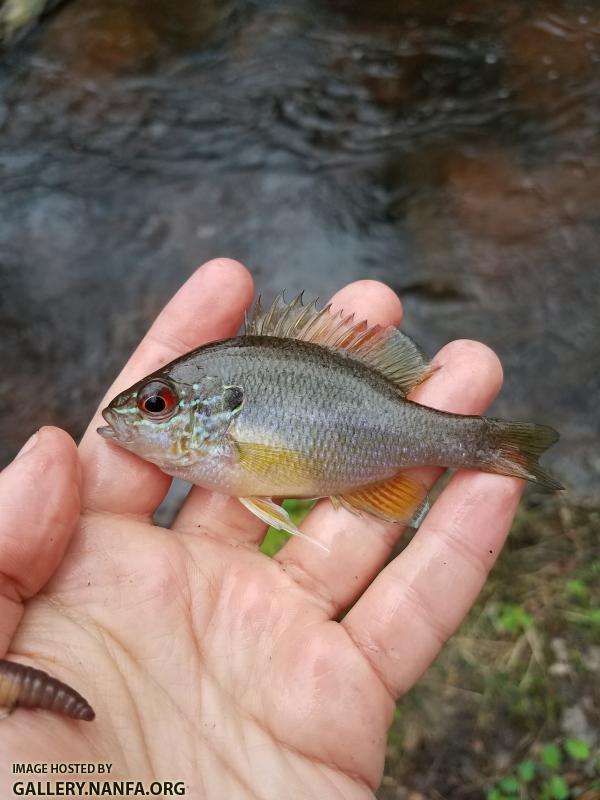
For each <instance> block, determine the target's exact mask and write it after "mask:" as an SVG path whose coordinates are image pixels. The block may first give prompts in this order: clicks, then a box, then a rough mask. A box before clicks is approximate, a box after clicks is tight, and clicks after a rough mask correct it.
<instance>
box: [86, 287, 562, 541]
mask: <svg viewBox="0 0 600 800" xmlns="http://www.w3.org/2000/svg"><path fill="white" fill-rule="evenodd" d="M431 372H432V370H431V367H430V365H429V364H428V362H427V360H426V359H425V358H424V356H423V355H422V353H421V352H420V351H419V350H418V348H417V347H416V345H415V344H414V343H413V342H412V340H410V339H409V338H408V337H406V336H405V335H404V334H401V333H400V332H399V331H396V330H395V329H393V328H387V329H383V328H378V327H374V328H369V327H368V326H366V324H364V323H359V324H357V325H355V324H354V323H353V320H352V319H351V318H350V317H344V316H343V315H341V314H337V315H332V314H330V312H329V309H324V310H323V311H317V310H316V308H314V307H312V306H310V307H305V306H303V305H302V303H301V301H300V299H296V300H295V301H293V302H292V303H291V304H286V303H284V302H283V301H282V300H281V299H278V300H277V301H276V302H275V304H274V305H273V306H272V307H271V309H269V311H268V312H267V313H266V314H262V312H261V310H260V308H259V309H258V310H257V311H255V315H254V317H253V319H252V320H251V321H250V323H249V324H248V326H247V334H246V335H244V336H239V337H236V338H233V339H228V340H225V341H221V342H214V343H211V344H208V345H205V346H203V347H200V348H198V349H196V350H194V351H192V352H191V353H188V354H187V355H185V356H182V357H181V358H179V359H177V360H175V361H173V362H172V363H170V364H168V365H167V366H165V367H163V368H162V369H160V370H158V371H157V372H155V373H153V374H152V375H150V376H147V377H146V378H144V380H142V381H140V382H139V383H138V384H136V385H135V386H133V387H131V388H130V389H129V390H127V391H126V392H123V393H121V395H119V396H118V397H117V398H115V399H114V400H113V401H112V403H111V404H110V405H109V407H108V408H107V409H105V410H104V412H103V413H104V416H105V418H106V420H107V422H108V423H109V425H108V427H107V428H103V429H100V430H99V432H100V433H102V435H104V436H106V437H107V438H111V439H113V440H114V441H116V442H117V443H119V444H121V445H122V446H124V447H127V448H128V449H130V450H132V451H133V452H136V453H138V454H139V455H141V456H142V457H144V458H146V459H148V460H150V461H153V462H154V463H156V464H157V465H158V466H160V467H161V469H163V470H164V471H165V472H167V473H169V474H171V475H174V476H176V477H180V478H184V479H185V480H188V481H190V482H192V483H195V484H199V485H202V486H205V487H207V488H211V489H215V490H217V491H221V492H223V493H225V494H230V495H234V496H237V497H240V498H241V499H242V501H243V502H245V503H246V504H247V505H248V506H249V507H251V508H252V510H254V511H255V513H259V515H260V516H261V518H264V519H267V520H268V521H270V522H273V520H272V512H273V508H274V506H273V504H272V503H271V502H270V498H272V497H323V496H329V497H331V498H332V499H333V500H334V502H338V501H339V502H341V503H342V504H343V505H345V506H347V507H350V508H352V509H353V510H359V511H367V512H369V513H372V514H376V515H378V516H381V517H383V518H385V519H392V520H394V521H404V522H406V521H407V520H409V519H411V517H412V516H413V515H414V514H415V513H418V512H419V509H420V510H421V511H422V510H423V508H424V505H423V504H424V503H425V500H426V490H425V489H424V487H419V486H418V485H417V484H416V483H415V481H414V480H413V479H412V478H411V477H410V475H408V474H407V473H404V472H403V470H406V469H407V468H409V467H416V466H425V465H437V466H442V467H470V468H476V469H482V470H485V471H489V472H496V473H500V474H506V475H515V476H517V477H521V478H525V479H527V480H531V481H534V482H538V483H540V484H543V485H545V486H548V487H550V488H559V484H557V482H556V481H554V479H553V478H551V476H549V475H548V474H547V473H546V472H545V471H544V470H543V469H542V468H541V467H540V465H539V464H538V463H537V458H538V456H539V455H540V454H541V453H542V452H543V451H544V450H545V449H546V448H547V447H548V446H550V445H551V444H552V443H553V442H554V441H556V438H557V434H556V432H555V431H553V430H552V429H551V428H547V427H546V426H543V425H536V424H533V423H512V422H506V421H504V420H496V419H491V418H485V417H475V416H463V415H456V414H448V413H445V412H441V411H437V410H435V409H431V408H428V407H426V406H422V405H419V404H417V403H414V402H412V401H411V400H409V399H408V394H409V393H410V391H411V390H412V388H414V386H416V385H417V384H418V383H420V382H421V381H423V380H426V379H427V378H428V377H429V375H430V374H431ZM257 498H263V501H261V503H259V504H258V507H257ZM265 503H268V508H267V507H266V506H265ZM275 514H277V512H276V511H275ZM285 524H286V525H287V523H285ZM286 529H287V530H289V529H290V527H289V526H288V527H286ZM294 532H296V531H294Z"/></svg>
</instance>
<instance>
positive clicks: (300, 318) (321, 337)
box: [246, 293, 433, 394]
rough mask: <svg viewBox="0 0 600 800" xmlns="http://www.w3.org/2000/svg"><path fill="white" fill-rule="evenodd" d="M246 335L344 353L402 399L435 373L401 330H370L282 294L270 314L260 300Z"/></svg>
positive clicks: (327, 309) (363, 324) (248, 321)
mask: <svg viewBox="0 0 600 800" xmlns="http://www.w3.org/2000/svg"><path fill="white" fill-rule="evenodd" d="M246 334H247V335H249V336H278V337H280V338H283V339H300V340H302V341H304V342H313V343H314V344H319V345H321V346H322V347H328V348H330V349H332V350H340V351H343V352H345V353H347V354H348V355H349V356H350V357H351V358H355V359H356V360H357V361H362V362H363V363H364V364H368V365H369V366H370V367H373V369H376V370H378V371H379V372H381V373H382V374H383V375H385V376H386V378H388V380H390V381H392V382H393V383H395V384H396V386H398V387H399V388H400V389H401V390H402V392H404V394H408V393H409V392H410V391H411V390H412V389H414V387H415V386H417V385H418V384H419V383H422V382H423V381H424V380H426V379H427V378H428V377H429V376H430V375H431V373H432V372H433V369H432V368H431V365H430V364H429V362H428V361H427V359H426V357H425V356H424V354H423V353H422V352H421V350H420V348H419V347H418V346H417V345H416V344H415V343H414V342H413V340H412V339H411V338H410V337H409V336H407V335H406V334H405V333H401V332H400V331H399V330H398V329H397V328H394V327H393V326H391V325H390V326H388V327H386V328H384V327H382V326H381V325H373V326H371V327H369V326H368V325H367V323H366V322H355V321H354V314H345V313H344V312H343V311H337V312H335V313H334V312H332V311H331V306H330V305H329V306H326V307H325V308H323V309H321V311H319V310H318V309H317V304H316V300H315V301H313V302H311V303H309V304H308V305H304V304H303V302H302V294H299V295H298V297H296V298H295V299H294V300H292V301H291V302H290V303H286V301H285V298H284V296H283V293H282V294H280V295H278V296H277V297H276V298H275V300H274V302H273V304H272V305H271V307H270V308H269V309H268V310H267V311H263V310H262V308H261V305H260V298H259V299H258V301H257V302H256V305H255V306H254V309H253V310H252V313H251V315H250V316H247V317H246Z"/></svg>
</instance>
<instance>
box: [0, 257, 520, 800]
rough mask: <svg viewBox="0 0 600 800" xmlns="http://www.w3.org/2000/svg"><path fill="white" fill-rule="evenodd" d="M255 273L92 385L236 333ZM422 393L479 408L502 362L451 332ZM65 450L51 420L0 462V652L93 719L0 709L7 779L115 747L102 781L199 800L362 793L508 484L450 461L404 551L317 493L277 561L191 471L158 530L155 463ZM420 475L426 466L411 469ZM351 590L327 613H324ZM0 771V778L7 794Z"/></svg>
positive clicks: (464, 604) (451, 617) (505, 513)
mask: <svg viewBox="0 0 600 800" xmlns="http://www.w3.org/2000/svg"><path fill="white" fill-rule="evenodd" d="M252 291H253V287H252V281H251V278H250V275H249V274H248V273H247V271H246V270H245V269H244V268H243V267H242V266H241V265H239V264H237V263H236V262H233V261H229V260H225V259H220V260H217V261H213V262H209V263H208V264H206V265H205V266H204V267H202V268H201V269H200V270H198V271H197V272H196V273H195V274H194V275H193V276H192V277H191V278H190V279H189V281H188V282H187V284H186V285H185V286H184V287H183V288H182V289H181V290H180V291H179V293H178V294H177V295H176V296H175V297H174V299H173V300H172V301H171V302H170V304H169V305H168V306H167V307H166V309H165V310H164V311H163V312H162V314H161V315H160V316H159V318H158V319H157V321H156V322H155V324H154V325H153V327H152V329H151V330H150V331H149V333H148V334H147V336H146V337H145V339H144V340H143V342H142V343H141V345H140V346H139V348H138V350H137V351H136V352H135V353H134V355H133V356H132V358H131V360H130V361H129V363H128V364H127V365H126V367H125V368H124V370H123V372H122V373H121V375H120V376H119V377H118V379H117V381H116V382H115V384H114V385H113V386H112V387H111V388H110V389H109V391H108V392H107V398H105V400H104V401H103V402H102V403H101V404H100V407H102V406H104V405H106V400H107V399H110V398H112V397H114V396H115V394H116V393H118V392H119V391H121V390H123V389H124V388H126V387H127V386H129V385H131V384H132V383H134V382H135V381H136V380H138V379H139V378H141V377H143V376H144V375H145V374H148V373H149V372H151V371H153V370H155V369H157V368H158V367H159V366H160V365H161V364H164V363H166V362H168V361H169V360H171V359H173V358H175V357H176V356H177V355H179V354H181V353H183V352H186V351H187V350H190V349H192V348H193V347H196V346H198V345H199V344H200V343H202V342H204V341H208V340H209V339H213V338H220V337H225V336H231V335H233V334H234V333H235V331H236V330H237V328H238V326H239V324H240V322H241V319H242V315H243V311H244V308H245V307H246V306H247V305H249V304H250V302H251V295H252ZM334 300H335V303H336V304H337V305H343V307H344V308H346V309H348V310H356V312H357V313H358V314H359V315H363V316H367V317H368V319H369V321H371V322H380V323H384V324H391V323H393V324H397V323H399V322H400V319H401V316H402V308H401V305H400V301H399V300H398V298H397V297H396V296H395V295H394V294H393V292H392V291H391V290H390V289H388V288H387V287H385V286H383V285H381V284H379V283H375V282H371V281H361V282H358V283H354V284H350V285H349V286H347V287H346V288H345V289H342V290H341V291H340V292H339V293H338V294H337V295H336V296H335V298H334ZM435 361H436V363H437V364H438V365H439V366H440V369H439V370H438V371H437V372H436V373H435V375H434V376H433V377H432V378H431V379H430V380H429V381H428V382H427V383H426V384H424V385H423V386H421V387H419V389H418V390H417V391H416V392H415V399H417V400H419V401H420V402H423V403H427V404H428V405H431V406H434V407H438V408H443V409H445V410H448V411H453V412H457V413H483V412H484V411H485V409H486V407H487V406H488V405H489V403H490V402H491V401H492V400H493V398H494V397H495V395H496V393H497V391H498V389H499V388H500V384H501V380H502V373H501V368H500V365H499V363H498V360H497V358H496V357H495V356H494V354H493V353H492V352H491V351H490V350H488V349H487V348H486V347H484V346H483V345H480V344H477V343H475V342H468V341H457V342H452V343H451V344H449V345H447V346H446V347H444V348H443V350H442V351H441V352H440V353H439V354H438V355H437V356H436V358H435ZM100 424H102V419H101V418H100V416H99V414H96V416H95V417H94V419H93V420H92V422H91V424H90V428H89V429H88V432H87V433H86V435H85V436H84V438H83V441H82V443H81V445H80V448H79V459H78V457H77V450H76V448H75V445H74V444H73V442H72V441H71V440H70V438H69V437H68V436H67V435H66V434H65V433H64V432H62V431H60V430H58V429H56V428H44V429H42V430H41V431H40V432H38V434H37V435H36V436H35V437H34V439H33V441H30V442H29V443H28V444H29V449H28V450H27V451H26V452H24V453H22V454H21V455H20V456H19V457H17V459H16V460H15V461H14V462H13V463H12V464H10V465H9V466H8V467H7V468H6V469H5V470H4V471H3V472H2V473H1V474H0V648H1V649H0V657H3V656H5V654H6V657H7V658H10V659H12V660H15V661H20V662H21V663H24V664H30V665H34V664H35V665H36V666H38V667H39V668H41V669H45V670H46V671H48V672H50V673H51V674H53V675H54V676H55V677H57V678H58V679H60V680H63V681H66V682H67V683H69V684H70V685H72V686H73V687H74V688H75V689H77V690H78V691H80V692H81V693H82V694H84V695H85V696H86V697H87V699H88V700H89V701H90V702H91V704H92V706H93V707H94V708H95V711H96V713H97V720H96V721H95V722H93V723H81V722H79V723H78V722H74V721H72V720H69V719H65V718H62V717H58V716H56V715H52V714H50V713H48V712H45V711H35V712H31V711H26V710H17V711H16V712H15V713H14V714H13V715H12V716H11V717H10V719H8V720H5V721H4V722H2V723H1V724H0V752H2V753H3V755H4V758H3V759H2V760H1V761H0V787H3V791H4V793H6V792H7V791H8V787H9V786H10V785H11V783H12V780H13V779H14V776H12V775H11V772H10V770H11V763H12V762H13V761H45V762H50V761H63V762H64V761H91V762H97V761H109V762H112V764H113V772H112V776H115V775H116V776H121V777H126V778H131V779H135V780H145V781H148V782H149V781H151V780H153V779H156V780H168V779H170V780H182V781H185V783H186V784H187V786H188V795H187V796H189V797H194V798H220V797H231V798H236V800H237V798H254V797H260V798H273V800H275V798H281V797H286V798H290V799H294V798H307V797H318V798H322V799H323V800H329V798H332V799H333V798H340V800H341V799H342V798H343V800H353V799H354V798H369V797H372V796H373V792H374V790H375V789H376V787H377V785H378V784H379V781H380V779H381V775H382V768H383V760H384V750H385V741H386V731H387V728H388V726H389V724H390V721H391V719H392V714H393V710H394V703H395V701H396V699H397V698H399V697H400V696H401V695H402V694H404V693H405V692H406V691H407V690H408V689H410V687H411V686H413V685H414V683H415V681H416V680H417V679H418V678H419V676H420V675H421V674H422V673H423V672H424V670H425V669H426V668H427V667H428V666H429V664H430V663H431V662H432V661H433V659H434V658H435V657H436V655H437V654H438V652H439V650H440V649H441V647H442V646H443V644H444V642H445V641H446V640H447V638H448V637H449V636H450V635H451V634H452V633H453V631H455V630H456V628H457V627H458V626H459V625H460V622H461V620H462V619H463V617H464V616H465V614H466V612H467V611H468V609H469V608H470V606H471V605H472V603H473V602H474V600H475V598H476V597H477V594H478V593H479V591H480V589H481V587H482V585H483V583H484V581H485V578H486V576H487V573H488V571H489V569H490V568H491V566H492V565H493V563H494V561H495V559H496V557H497V555H498V552H499V550H500V548H501V547H502V544H503V542H504V539H505V537H506V534H507V532H508V529H509V526H510V523H511V520H512V517H513V514H514V511H515V509H516V506H517V504H518V501H519V496H520V493H521V488H522V482H521V481H519V480H517V479H514V478H507V477H502V476H498V475H490V474H484V473H480V472H469V471H462V472H459V473H457V474H456V476H455V477H454V478H453V479H452V480H451V481H450V483H449V485H448V486H447V487H446V488H445V489H444V491H443V493H442V494H441V496H440V497H439V499H438V500H437V502H436V503H435V505H434V506H433V508H432V510H431V511H430V512H429V514H428V516H427V518H426V520H425V521H424V522H423V524H422V525H421V528H420V529H419V531H418V533H417V534H416V536H415V537H414V539H413V540H412V541H411V543H410V544H409V546H408V547H407V548H406V549H405V550H404V551H403V552H402V553H401V555H399V556H397V557H396V558H395V559H394V560H392V561H391V563H389V564H388V565H387V566H384V565H385V563H386V561H387V559H388V557H389V555H390V551H391V549H392V548H393V547H394V545H395V543H396V542H397V539H398V538H399V536H400V535H401V529H400V528H399V527H398V526H394V525H386V524H385V523H383V522H381V521H378V520H375V519H371V518H362V517H356V516H354V515H352V514H350V513H348V512H346V511H344V510H343V509H340V510H338V511H334V510H333V509H332V507H331V505H330V504H329V502H327V501H324V502H321V503H320V504H318V505H317V507H316V508H315V509H314V510H313V511H312V513H311V514H310V516H309V517H308V519H307V520H306V521H305V523H304V524H303V525H302V529H303V530H304V531H306V532H307V533H310V535H311V536H313V537H315V538H318V539H319V540H320V541H322V542H324V543H325V544H326V545H327V546H328V547H329V548H330V550H331V553H330V554H329V555H326V554H324V553H323V552H322V551H321V550H320V549H318V548H316V547H314V546H312V545H310V544H307V543H306V542H304V541H302V540H299V539H292V540H291V541H290V542H289V543H288V544H287V545H286V546H285V547H284V548H283V549H282V551H281V552H280V553H279V555H278V556H277V557H276V558H275V559H273V560H270V559H268V558H266V557H265V556H263V555H262V554H260V553H259V552H258V545H259V543H260V541H261V539H262V538H263V536H264V533H265V526H264V525H263V524H262V523H261V522H260V520H258V519H256V518H255V517H254V516H252V515H251V514H250V513H249V512H248V511H247V510H246V509H244V508H243V507H242V506H241V505H240V504H239V502H238V501H237V500H236V499H235V498H228V497H225V496H223V495H219V494H214V493H212V492H210V491H208V490H205V489H201V488H199V487H195V488H194V489H193V490H192V491H191V494H190V496H189V498H188V499H187V501H186V503H185V505H184V506H183V508H182V510H181V512H180V513H179V515H178V517H177V519H176V521H175V523H174V526H173V531H166V530H163V529H161V528H158V527H155V526H153V525H152V524H151V515H152V513H153V511H154V510H155V509H156V507H157V506H158V504H159V503H160V501H161V500H162V498H163V497H164V495H165V493H166V491H167V489H168V487H169V483H170V479H169V478H168V477H167V476H166V475H164V474H163V473H161V472H160V471H159V470H158V469H157V468H156V467H155V466H153V465H152V464H150V463H148V462H144V461H142V460H140V459H139V458H137V457H136V456H134V455H132V454H131V453H128V452H127V451H125V450H123V449H121V448H118V447H116V446H114V445H112V444H110V443H108V442H106V441H104V440H102V439H101V438H100V437H99V436H98V435H97V434H96V433H95V428H96V427H97V426H98V425H100ZM419 475H420V476H421V477H422V479H423V480H425V481H427V482H428V483H432V482H433V481H434V480H435V479H436V477H437V476H438V475H439V471H438V470H436V469H425V470H419ZM350 606H352V608H351V610H350V611H349V613H347V614H346V616H345V617H344V618H343V620H342V621H341V622H337V621H335V620H336V619H337V618H339V615H340V614H341V613H342V612H343V610H344V609H347V608H348V607H350ZM5 787H6V788H5Z"/></svg>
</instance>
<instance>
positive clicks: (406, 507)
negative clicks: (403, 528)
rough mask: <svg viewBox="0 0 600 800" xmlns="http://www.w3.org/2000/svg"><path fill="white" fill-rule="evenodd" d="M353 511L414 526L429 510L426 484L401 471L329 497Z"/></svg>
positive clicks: (416, 525)
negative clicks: (368, 484)
mask: <svg viewBox="0 0 600 800" xmlns="http://www.w3.org/2000/svg"><path fill="white" fill-rule="evenodd" d="M331 499H332V502H333V503H334V505H335V502H339V503H340V504H341V505H342V506H344V508H346V509H348V510H349V511H352V512H354V513H356V512H361V511H364V512H365V513H367V514H372V515H373V516H375V517H379V519H383V520H386V521H387V522H397V523H403V524H405V525H411V526H412V527H414V528H417V527H418V526H419V525H420V524H421V521H422V520H423V517H424V516H425V514H426V513H427V511H428V510H429V502H428V500H427V487H426V486H425V485H424V484H423V483H421V481H419V480H417V479H416V478H413V477H411V476H410V475H407V474H406V473H405V472H401V473H400V474H398V475H395V476H394V477H393V478H390V479H389V480H387V481H383V482H382V483H376V484H374V485H372V486H367V487H365V488H364V489H359V490H358V491H356V492H351V493H350V494H345V495H340V496H339V497H336V498H333V497H332V498H331Z"/></svg>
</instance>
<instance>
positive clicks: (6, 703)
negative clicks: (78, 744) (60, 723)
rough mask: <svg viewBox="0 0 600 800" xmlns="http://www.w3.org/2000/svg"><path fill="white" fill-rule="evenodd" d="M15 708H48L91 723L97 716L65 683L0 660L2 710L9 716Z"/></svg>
mask: <svg viewBox="0 0 600 800" xmlns="http://www.w3.org/2000/svg"><path fill="white" fill-rule="evenodd" d="M16 706H21V707H22V708H45V709H47V710H48V711H56V712H57V713H58V714H64V715H65V716H67V717H73V718H74V719H82V720H86V721H88V722H91V720H93V719H94V717H95V716H96V714H95V713H94V710H93V708H92V707H91V706H90V704H89V703H88V702H87V700H85V698H83V697H82V696H81V695H80V694H79V692H76V691H75V689H71V687H70V686H67V684H66V683H62V682H61V681H58V680H56V678H52V677H51V676H50V675H48V673H47V672H44V671H43V670H41V669H34V668H33V667H25V666H23V664H15V663H14V662H12V661H5V660H3V659H0V708H7V709H8V713H9V714H10V713H11V712H12V711H13V709H14V708H15V707H16Z"/></svg>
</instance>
